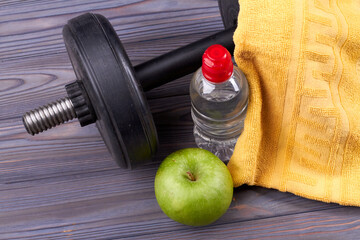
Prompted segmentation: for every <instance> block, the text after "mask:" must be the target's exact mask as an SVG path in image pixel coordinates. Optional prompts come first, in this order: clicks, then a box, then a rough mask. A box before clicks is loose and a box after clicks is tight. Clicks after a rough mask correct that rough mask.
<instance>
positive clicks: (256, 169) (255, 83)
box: [228, 0, 360, 206]
mask: <svg viewBox="0 0 360 240" xmlns="http://www.w3.org/2000/svg"><path fill="white" fill-rule="evenodd" d="M234 41H235V46H236V47H235V59H236V62H237V64H238V66H239V67H240V68H241V69H242V70H243V71H244V72H245V74H246V76H247V79H248V81H249V86H250V99H249V108H248V112H247V117H246V120H245V129H244V132H243V134H242V135H241V136H240V138H239V140H238V142H237V144H236V147H235V151H234V154H233V156H232V158H231V160H230V162H229V164H228V168H229V170H230V172H231V174H232V176H233V180H234V185H235V186H240V185H242V184H249V185H259V186H264V187H268V188H275V189H278V190H280V191H287V192H292V193H294V194H297V195H299V196H303V197H307V198H310V199H316V200H321V201H324V202H336V203H340V204H343V205H354V206H360V1H358V0H356V1H355V0H353V1H351V0H338V1H329V0H286V1H285V0H257V1H254V0H240V14H239V19H238V28H237V30H236V32H235V34H234Z"/></svg>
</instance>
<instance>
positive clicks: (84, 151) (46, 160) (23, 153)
mask: <svg viewBox="0 0 360 240" xmlns="http://www.w3.org/2000/svg"><path fill="white" fill-rule="evenodd" d="M88 11H92V12H95V13H100V14H103V15H105V16H106V17H108V18H109V19H110V21H111V23H112V24H113V25H114V27H115V29H116V31H117V33H118V35H119V37H120V38H121V40H122V42H123V43H124V46H125V48H126V50H127V52H128V54H129V57H130V59H131V61H132V62H133V64H138V63H141V62H143V61H146V60H148V59H151V58H153V57H155V56H158V55H160V54H163V53H166V52H168V51H170V50H172V49H175V48H177V47H179V46H183V45H185V44H187V43H190V42H192V41H195V40H197V39H200V38H202V37H205V36H207V35H210V34H212V33H215V32H216V31H218V30H221V29H222V28H223V26H222V22H221V18H220V14H219V10H218V8H217V1H215V0H177V1H174V0H143V1H140V0H108V1H103V0H87V1H86V0H73V1H64V0H27V1H21V0H2V1H0V239H122V238H133V239H228V238H229V239H359V234H360V209H359V208H353V207H344V206H339V205H336V204H326V203H321V202H316V201H311V200H307V199H304V198H300V197H297V196H294V195H292V194H289V193H281V192H278V191H276V190H270V189H264V188H259V187H248V186H243V187H240V188H237V189H236V190H235V193H234V200H233V202H232V204H231V207H230V209H229V210H228V212H227V213H226V214H225V215H224V216H223V217H222V218H221V219H219V220H218V221H217V222H215V223H214V224H212V225H209V226H206V227H199V228H193V227H188V226H184V225H181V224H178V223H176V222H174V221H172V220H170V219H169V218H167V217H166V215H164V214H163V213H162V212H161V210H160V208H159V206H158V205H157V202H156V199H155V195H154V188H153V181H154V176H155V173H156V170H157V167H158V166H159V162H160V161H161V160H162V159H163V158H164V157H165V156H166V155H168V154H169V153H171V152H172V151H175V150H177V149H180V148H184V147H194V146H195V144H194V140H193V136H192V121H191V117H190V101H189V96H188V84H189V80H190V76H187V77H184V78H182V79H179V80H176V81H174V82H172V83H169V84H166V85H164V86H162V87H160V88H158V89H154V90H152V91H150V92H148V93H147V94H146V95H147V97H148V99H149V103H150V106H151V109H152V112H153V114H154V120H155V122H156V125H157V129H158V132H159V139H160V149H159V153H158V155H157V156H156V160H158V163H152V164H148V165H147V166H144V167H141V168H138V169H135V170H133V171H128V170H123V169H119V168H118V167H117V166H116V165H115V162H114V161H113V160H111V158H110V156H109V153H108V152H107V150H106V147H105V145H104V143H103V142H102V140H101V137H100V134H99V132H98V131H97V129H96V127H95V126H94V125H91V126H87V127H84V128H81V127H80V126H79V124H78V123H77V122H76V121H73V122H70V123H67V124H65V125H64V126H62V127H58V128H56V129H53V130H51V131H48V132H45V133H43V134H41V135H37V136H34V137H32V136H30V135H28V134H27V133H26V132H25V130H24V128H23V126H22V121H21V116H22V114H23V113H24V112H25V111H27V110H30V109H32V108H34V107H37V106H39V105H43V104H45V103H47V102H50V101H53V100H56V99H58V98H60V97H63V96H65V90H64V85H65V84H67V83H69V82H71V81H72V80H74V78H75V76H74V73H73V71H72V67H71V64H70V61H69V59H68V56H67V53H66V50H65V46H64V44H63V41H62V35H61V30H62V26H63V25H64V24H65V23H66V22H67V20H68V19H70V18H73V17H75V16H77V15H80V14H82V13H85V12H88Z"/></svg>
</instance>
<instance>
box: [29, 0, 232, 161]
mask: <svg viewBox="0 0 360 240" xmlns="http://www.w3.org/2000/svg"><path fill="white" fill-rule="evenodd" d="M219 8H220V12H221V16H222V20H223V23H224V25H225V30H223V31H221V32H218V33H216V34H214V35H212V36H209V37H206V38H204V39H201V40H199V41H196V42H194V43H191V44H189V45H187V46H184V47H181V48H179V49H176V50H174V51H171V52H169V53H167V54H164V55H162V56H159V57H157V58H155V59H152V60H150V61H147V62H144V63H142V64H140V65H137V66H135V67H132V66H131V63H130V60H129V58H128V56H127V54H126V52H125V50H124V48H123V45H122V43H121V41H120V40H119V38H118V36H117V34H116V32H115V30H114V28H113V27H112V25H111V24H110V22H109V21H108V20H107V19H106V18H105V17H104V16H101V15H99V14H92V13H86V14H83V15H81V16H78V17H76V18H73V19H71V20H69V21H68V23H67V24H66V25H65V26H64V28H63V38H64V42H65V46H66V50H67V52H68V55H69V58H70V60H71V63H72V66H73V68H74V71H75V75H76V78H77V80H76V81H74V82H72V83H70V84H68V85H66V86H65V89H66V92H67V94H68V96H67V97H65V98H62V99H60V100H58V101H56V102H53V103H50V104H47V105H44V106H42V107H39V108H37V109H34V110H32V111H29V112H27V113H25V114H24V116H23V123H24V126H25V128H26V130H27V132H28V133H29V134H32V135H34V134H37V133H40V132H43V131H45V130H47V129H50V128H52V127H55V126H57V125H60V124H61V123H64V122H66V121H69V120H71V119H73V118H77V119H78V121H79V122H80V125H81V126H82V127H83V126H86V125H89V124H92V123H95V122H96V125H97V128H98V129H99V132H100V134H101V136H102V138H103V140H104V142H105V144H106V146H107V148H108V150H109V151H110V153H111V155H112V157H113V158H114V159H115V160H116V162H117V164H118V165H119V166H120V167H121V168H133V167H135V166H137V165H140V164H144V163H146V162H148V161H149V160H151V159H152V158H153V156H154V154H155V152H156V150H157V145H158V137H157V133H156V129H155V124H154V121H153V118H152V115H151V112H150V109H149V106H148V104H147V102H146V99H145V96H144V92H143V91H148V90H151V89H153V88H156V87H158V86H160V85H162V84H165V83H167V82H170V81H172V80H175V79H177V78H179V77H182V76H185V75H187V74H189V73H192V72H194V71H195V70H196V69H198V68H199V67H200V66H201V56H202V54H203V52H204V51H205V50H206V48H208V47H209V46H211V45H213V44H221V45H223V46H225V47H226V48H227V49H228V50H229V52H233V50H234V43H233V40H232V37H233V33H234V30H235V28H236V20H237V15H238V12H239V5H238V2H237V0H219Z"/></svg>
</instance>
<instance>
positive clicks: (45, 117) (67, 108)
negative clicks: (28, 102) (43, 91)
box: [23, 97, 76, 135]
mask: <svg viewBox="0 0 360 240" xmlns="http://www.w3.org/2000/svg"><path fill="white" fill-rule="evenodd" d="M73 118H76V113H75V110H74V106H73V104H72V102H71V100H70V99H69V98H67V97H66V98H62V99H60V100H58V101H56V102H53V103H50V104H48V105H45V106H42V107H39V108H37V109H34V110H32V111H29V112H27V113H25V114H24V116H23V123H24V126H25V128H26V131H27V132H28V133H29V134H31V135H35V134H37V133H40V132H43V131H46V130H47V129H50V128H52V127H55V126H57V125H60V124H62V123H64V122H67V121H69V120H71V119H73Z"/></svg>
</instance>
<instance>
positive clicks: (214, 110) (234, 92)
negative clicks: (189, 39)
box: [190, 45, 249, 162]
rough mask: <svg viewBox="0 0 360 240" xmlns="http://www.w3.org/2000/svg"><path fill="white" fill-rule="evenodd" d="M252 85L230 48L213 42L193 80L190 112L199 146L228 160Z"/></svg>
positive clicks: (238, 133)
mask: <svg viewBox="0 0 360 240" xmlns="http://www.w3.org/2000/svg"><path fill="white" fill-rule="evenodd" d="M248 96H249V87H248V82H247V80H246V77H245V75H244V73H243V72H242V71H241V70H240V69H239V68H238V67H236V66H234V64H233V62H232V59H231V55H230V53H229V51H228V50H227V49H226V48H224V47H223V46H221V45H213V46H210V47H209V48H208V49H207V50H206V51H205V53H204V55H203V59H202V67H201V68H200V69H198V70H197V71H196V72H195V74H194V76H193V78H192V80H191V83H190V98H191V116H192V119H193V121H194V137H195V142H196V144H197V146H198V147H200V148H203V149H206V150H209V151H210V152H212V153H214V154H215V155H216V156H218V157H219V158H220V159H221V160H222V161H224V162H227V161H228V160H229V159H230V157H231V155H232V153H233V151H234V147H235V144H236V141H237V139H238V137H239V136H240V134H241V133H242V131H243V129H244V119H245V115H246V110H247V105H248Z"/></svg>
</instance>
